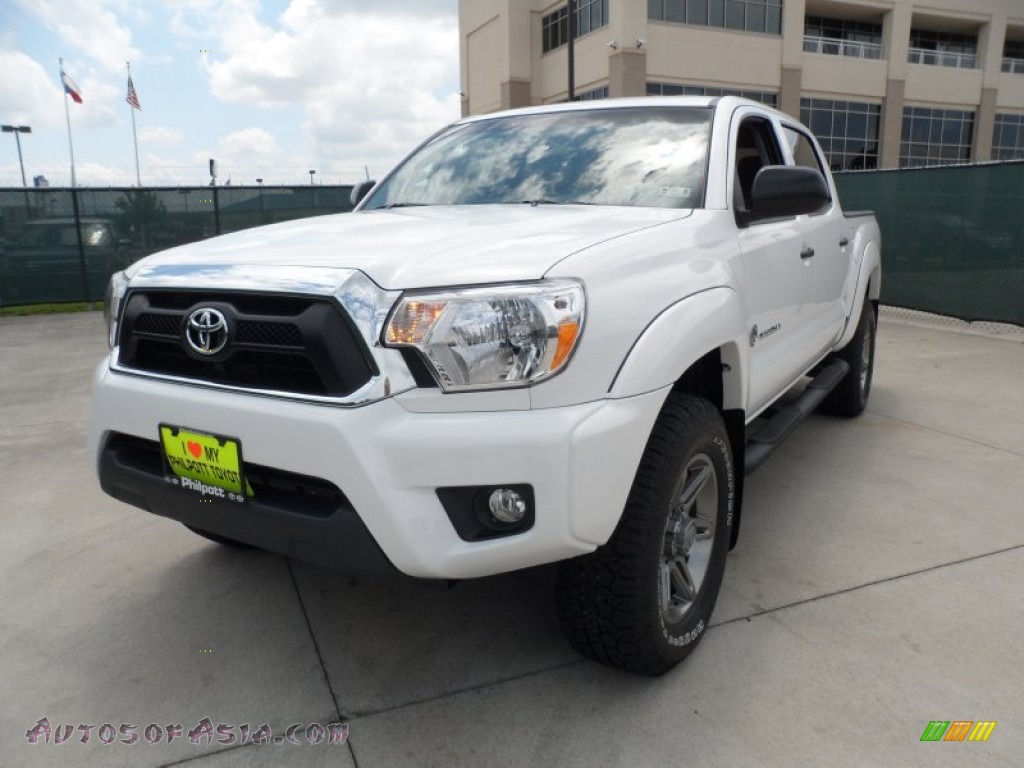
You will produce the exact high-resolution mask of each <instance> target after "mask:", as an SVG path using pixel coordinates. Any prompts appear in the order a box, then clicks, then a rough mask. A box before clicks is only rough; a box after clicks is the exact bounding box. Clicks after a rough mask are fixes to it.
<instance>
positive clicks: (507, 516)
mask: <svg viewBox="0 0 1024 768" xmlns="http://www.w3.org/2000/svg"><path fill="white" fill-rule="evenodd" d="M487 506H488V507H489V508H490V510H491V514H492V515H494V518H495V519H496V520H500V521H501V522H503V523H518V522H519V521H520V520H522V519H523V515H525V514H526V499H524V498H523V497H522V496H521V495H520V494H519V493H517V492H516V491H513V490H511V489H509V488H498V489H497V490H495V491H492V492H491V497H490V499H488V501H487Z"/></svg>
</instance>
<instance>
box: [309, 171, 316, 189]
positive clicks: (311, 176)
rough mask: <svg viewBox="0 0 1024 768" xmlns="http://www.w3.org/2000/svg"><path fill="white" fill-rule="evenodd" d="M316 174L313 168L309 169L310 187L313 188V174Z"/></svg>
mask: <svg viewBox="0 0 1024 768" xmlns="http://www.w3.org/2000/svg"><path fill="white" fill-rule="evenodd" d="M314 173H316V171H314V170H313V169H312V168H310V169H309V185H310V186H313V174H314Z"/></svg>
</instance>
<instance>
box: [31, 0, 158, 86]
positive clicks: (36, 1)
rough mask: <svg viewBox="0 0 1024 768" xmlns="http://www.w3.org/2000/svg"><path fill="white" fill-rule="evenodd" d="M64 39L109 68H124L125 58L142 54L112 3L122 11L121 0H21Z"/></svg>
mask: <svg viewBox="0 0 1024 768" xmlns="http://www.w3.org/2000/svg"><path fill="white" fill-rule="evenodd" d="M18 4H19V5H21V6H22V8H23V9H24V10H25V12H26V13H28V14H31V15H33V16H35V17H36V18H38V19H39V21H40V22H41V23H42V24H43V25H44V26H45V27H46V28H47V29H49V30H51V31H53V32H55V33H56V34H57V36H58V37H59V38H60V40H61V42H62V43H64V44H65V45H67V46H68V47H69V48H71V49H73V50H77V51H80V52H82V53H84V54H86V55H87V56H88V57H89V58H91V59H93V60H95V61H97V62H98V63H99V64H100V66H101V67H102V68H103V69H105V70H107V71H108V72H112V71H123V70H124V63H125V62H126V61H134V60H136V59H138V58H139V57H140V56H141V53H140V51H139V50H138V49H137V48H135V47H134V46H132V33H131V30H129V29H128V28H127V27H125V26H124V25H123V24H121V21H120V19H119V18H118V16H117V14H116V13H115V12H114V10H112V9H111V6H113V7H116V8H119V9H120V10H122V11H123V9H124V5H125V4H124V2H123V1H121V2H119V1H118V0H18Z"/></svg>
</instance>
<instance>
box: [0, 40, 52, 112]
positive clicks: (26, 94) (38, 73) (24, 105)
mask: <svg viewBox="0 0 1024 768" xmlns="http://www.w3.org/2000/svg"><path fill="white" fill-rule="evenodd" d="M0 72H3V73H4V76H3V77H0V104H3V108H4V109H3V114H4V121H5V122H8V121H9V122H12V123H19V124H21V123H28V124H30V125H31V126H32V128H33V129H34V130H41V129H46V128H59V127H62V126H63V124H64V120H63V118H64V115H63V114H62V113H61V109H60V103H61V88H60V86H59V85H58V84H57V75H56V73H55V72H47V71H46V70H45V69H44V68H43V65H42V64H40V63H39V62H38V61H36V60H35V59H33V58H31V57H30V56H27V55H25V54H24V53H21V52H20V51H2V50H0Z"/></svg>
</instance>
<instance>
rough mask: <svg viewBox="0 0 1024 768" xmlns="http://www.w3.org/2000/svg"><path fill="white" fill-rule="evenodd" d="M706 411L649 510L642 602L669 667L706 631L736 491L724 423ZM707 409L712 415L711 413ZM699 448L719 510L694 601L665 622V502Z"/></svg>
mask: <svg viewBox="0 0 1024 768" xmlns="http://www.w3.org/2000/svg"><path fill="white" fill-rule="evenodd" d="M708 410H709V418H706V419H704V420H703V421H702V423H701V424H700V425H699V426H698V427H697V428H696V429H694V430H693V431H692V432H691V433H690V435H688V436H687V439H684V440H681V441H680V442H679V444H678V451H677V453H676V455H675V456H674V457H672V464H673V471H672V472H671V473H668V472H666V473H665V474H666V480H665V482H664V484H663V485H662V486H661V487H660V488H659V489H658V494H657V497H658V498H657V501H656V507H657V508H656V510H651V511H652V512H655V511H657V513H658V519H657V521H656V525H655V526H654V530H655V531H656V533H657V535H656V536H654V537H652V538H653V539H654V541H652V542H651V544H652V546H651V549H650V551H649V552H648V553H647V554H648V558H647V559H648V562H649V567H647V568H646V570H647V572H648V578H647V579H645V581H646V582H647V583H646V585H645V587H646V588H645V593H646V594H645V596H644V597H645V598H649V599H648V600H647V602H648V604H649V605H650V607H651V614H650V621H651V624H652V625H653V626H652V630H653V631H652V636H654V637H657V638H658V639H659V643H658V646H659V655H660V656H661V657H662V659H663V660H664V662H665V663H666V665H668V666H673V665H675V664H677V663H678V662H679V661H681V660H682V659H683V658H685V657H686V656H687V655H688V654H689V653H690V652H691V651H692V650H693V648H694V647H695V646H696V645H697V643H698V642H699V641H700V639H701V638H702V637H703V636H704V633H705V632H706V631H707V628H708V623H709V621H710V618H711V613H712V611H713V610H714V607H715V602H716V600H717V599H718V591H719V588H720V587H721V584H722V577H723V575H724V573H725V562H726V556H727V555H728V550H729V540H730V537H731V535H732V522H733V517H734V514H735V513H734V504H735V493H736V482H735V466H734V461H733V456H732V451H731V448H730V445H729V439H728V436H727V434H726V431H725V426H724V425H723V424H722V422H721V419H720V417H718V414H717V412H714V411H712V410H711V406H710V404H708ZM712 414H713V416H714V418H710V416H711V415H712ZM700 453H703V454H706V455H707V456H708V457H709V458H710V459H711V462H712V464H713V465H714V467H715V474H716V479H717V482H718V512H717V518H716V520H715V534H714V541H713V543H712V549H711V558H710V561H709V562H708V569H707V572H706V573H705V575H704V580H703V582H702V583H701V586H700V590H699V592H698V595H697V600H696V602H695V603H694V604H693V605H692V606H691V607H690V609H689V610H688V611H687V612H686V614H685V615H684V616H683V617H682V618H681V619H680V620H679V621H678V622H676V623H672V624H669V623H668V622H666V620H665V617H664V615H663V614H662V610H661V604H662V603H661V601H662V595H661V590H662V587H661V574H660V564H661V555H662V551H661V545H662V540H663V537H664V530H665V524H666V522H667V520H668V515H669V511H670V506H671V504H672V502H673V501H674V500H675V495H676V493H677V491H678V489H679V485H680V483H681V482H682V480H683V472H684V469H685V467H686V466H687V464H688V463H689V461H690V459H691V458H692V457H693V456H695V455H697V454H700Z"/></svg>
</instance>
